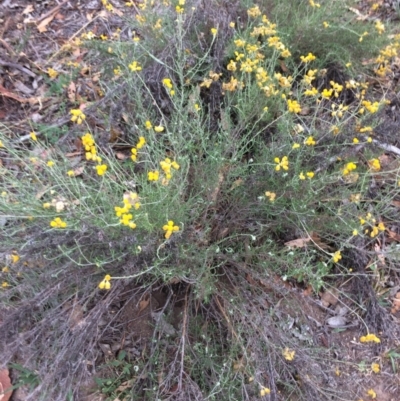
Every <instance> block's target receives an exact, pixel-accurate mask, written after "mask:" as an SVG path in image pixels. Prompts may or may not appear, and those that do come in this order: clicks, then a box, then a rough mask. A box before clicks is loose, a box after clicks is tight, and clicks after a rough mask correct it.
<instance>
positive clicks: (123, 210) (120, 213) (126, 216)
mask: <svg viewBox="0 0 400 401" xmlns="http://www.w3.org/2000/svg"><path fill="white" fill-rule="evenodd" d="M122 202H123V204H124V206H123V207H119V206H115V207H114V211H115V214H116V216H117V217H120V221H119V222H120V223H121V224H122V225H124V226H128V227H129V228H132V229H135V228H136V224H135V223H134V222H133V215H132V214H131V213H129V211H130V210H131V209H132V207H133V208H134V209H135V210H138V209H139V208H140V206H141V205H140V199H139V196H138V194H137V193H136V192H128V193H126V194H124V197H123V199H122Z"/></svg>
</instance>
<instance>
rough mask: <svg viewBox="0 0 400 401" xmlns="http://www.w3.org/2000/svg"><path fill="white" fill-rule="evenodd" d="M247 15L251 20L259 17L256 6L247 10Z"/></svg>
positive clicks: (259, 13)
mask: <svg viewBox="0 0 400 401" xmlns="http://www.w3.org/2000/svg"><path fill="white" fill-rule="evenodd" d="M247 15H248V16H249V17H252V18H256V17H258V16H259V15H261V11H260V9H259V7H258V6H254V7H253V8H249V9H248V10H247Z"/></svg>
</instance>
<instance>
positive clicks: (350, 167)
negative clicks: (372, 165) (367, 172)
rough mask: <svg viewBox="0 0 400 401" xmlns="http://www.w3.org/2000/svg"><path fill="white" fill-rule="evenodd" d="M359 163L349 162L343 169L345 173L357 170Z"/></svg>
mask: <svg viewBox="0 0 400 401" xmlns="http://www.w3.org/2000/svg"><path fill="white" fill-rule="evenodd" d="M356 168H357V165H356V164H355V163H353V162H350V163H347V164H346V166H345V168H344V169H343V175H348V174H349V173H350V172H351V171H353V170H355V169H356Z"/></svg>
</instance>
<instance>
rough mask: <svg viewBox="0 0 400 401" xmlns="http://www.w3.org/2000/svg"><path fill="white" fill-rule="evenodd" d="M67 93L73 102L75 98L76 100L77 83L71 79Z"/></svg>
mask: <svg viewBox="0 0 400 401" xmlns="http://www.w3.org/2000/svg"><path fill="white" fill-rule="evenodd" d="M67 94H68V99H69V100H70V101H71V102H75V100H76V85H75V83H74V81H71V82H70V84H69V85H68V89H67Z"/></svg>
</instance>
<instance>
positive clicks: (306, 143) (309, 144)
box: [304, 136, 317, 146]
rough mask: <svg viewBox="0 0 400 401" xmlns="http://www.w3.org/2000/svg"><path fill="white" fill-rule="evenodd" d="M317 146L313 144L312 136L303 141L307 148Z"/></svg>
mask: <svg viewBox="0 0 400 401" xmlns="http://www.w3.org/2000/svg"><path fill="white" fill-rule="evenodd" d="M316 144H317V142H315V139H314V138H313V137H312V136H309V137H308V138H307V139H306V140H305V141H304V145H307V146H315V145H316Z"/></svg>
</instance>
